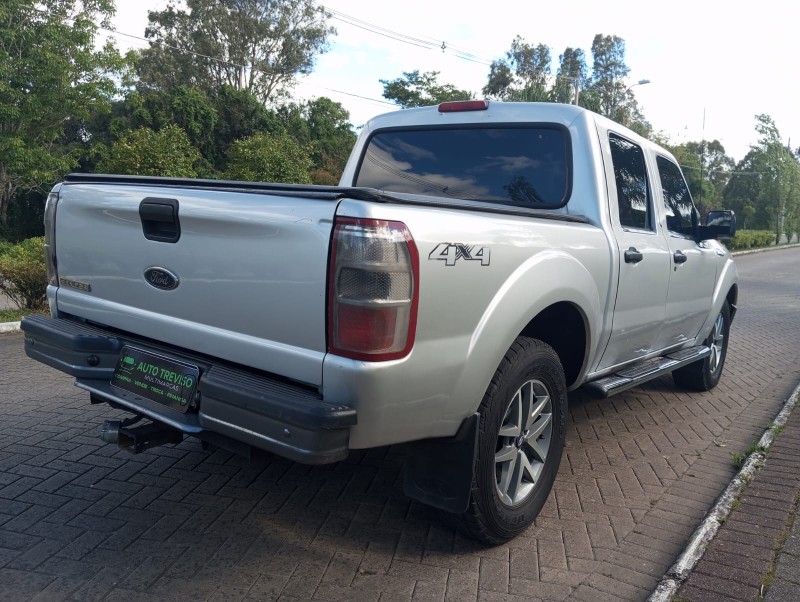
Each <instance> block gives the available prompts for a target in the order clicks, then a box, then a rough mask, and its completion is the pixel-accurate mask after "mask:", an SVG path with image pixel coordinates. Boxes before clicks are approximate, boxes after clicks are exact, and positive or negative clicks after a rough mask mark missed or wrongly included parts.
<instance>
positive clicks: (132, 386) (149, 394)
mask: <svg viewBox="0 0 800 602" xmlns="http://www.w3.org/2000/svg"><path fill="white" fill-rule="evenodd" d="M199 377H200V370H199V368H198V367H197V366H192V365H191V364H184V363H183V362H178V361H175V360H173V359H171V358H168V357H164V356H163V355H158V354H156V353H151V352H149V351H144V350H143V349H137V348H136V347H128V346H125V347H123V348H122V351H121V352H120V354H119V361H118V362H117V368H116V370H114V376H112V377H111V384H112V385H114V386H115V387H119V388H120V389H124V390H126V391H128V392H130V393H135V394H136V395H139V396H141V397H144V398H146V399H150V400H152V401H156V402H158V403H162V404H164V405H166V406H169V407H170V408H172V409H174V410H177V411H179V412H185V411H186V410H188V409H189V406H190V405H191V402H192V398H193V397H194V392H195V389H196V388H197V380H198V378H199Z"/></svg>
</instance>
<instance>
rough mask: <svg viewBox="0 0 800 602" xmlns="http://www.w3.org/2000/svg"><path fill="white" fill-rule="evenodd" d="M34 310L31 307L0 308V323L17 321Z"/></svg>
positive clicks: (33, 312)
mask: <svg viewBox="0 0 800 602" xmlns="http://www.w3.org/2000/svg"><path fill="white" fill-rule="evenodd" d="M35 313H42V312H36V311H33V310H31V309H0V324H2V323H3V322H19V321H20V320H21V319H22V318H24V317H25V316H29V315H31V314H35Z"/></svg>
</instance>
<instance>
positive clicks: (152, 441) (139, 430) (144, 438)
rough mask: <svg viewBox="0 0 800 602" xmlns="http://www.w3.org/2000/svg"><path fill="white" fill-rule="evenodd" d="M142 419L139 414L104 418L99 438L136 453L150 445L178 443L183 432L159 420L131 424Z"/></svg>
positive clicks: (181, 439)
mask: <svg viewBox="0 0 800 602" xmlns="http://www.w3.org/2000/svg"><path fill="white" fill-rule="evenodd" d="M141 419H142V417H141V416H136V417H133V418H126V419H125V420H106V421H105V422H104V423H103V427H102V430H101V431H100V438H101V439H102V440H103V441H105V442H106V443H116V444H117V445H119V447H120V449H124V450H127V451H129V452H131V453H132V454H138V453H141V452H143V451H145V450H146V449H150V448H151V447H158V446H159V445H164V444H165V443H180V442H181V441H183V433H182V432H180V431H179V430H177V429H174V428H171V427H169V426H166V425H165V424H161V423H159V422H150V423H148V424H142V425H140V426H136V427H135V426H133V425H134V424H136V423H137V422H139V421H140V420H141Z"/></svg>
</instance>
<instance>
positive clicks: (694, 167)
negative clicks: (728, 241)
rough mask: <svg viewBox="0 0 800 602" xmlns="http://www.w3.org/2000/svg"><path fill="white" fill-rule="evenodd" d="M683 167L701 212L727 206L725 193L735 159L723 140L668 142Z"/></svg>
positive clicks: (690, 189) (704, 213) (704, 212)
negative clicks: (675, 144) (726, 151)
mask: <svg viewBox="0 0 800 602" xmlns="http://www.w3.org/2000/svg"><path fill="white" fill-rule="evenodd" d="M666 146H668V148H669V149H670V151H672V154H673V155H675V158H676V159H677V160H678V163H680V165H681V167H682V168H683V174H684V176H685V177H686V183H687V184H688V186H689V191H690V192H691V193H692V198H693V199H694V201H695V204H697V206H698V209H699V210H700V213H701V215H706V214H707V213H708V212H709V211H710V210H712V209H721V208H722V206H723V205H724V201H723V192H724V190H725V187H726V186H727V184H728V180H729V179H730V177H731V171H732V170H733V168H734V161H733V159H732V158H731V157H729V156H728V155H726V154H725V147H724V146H722V143H721V142H720V141H719V140H712V141H710V142H709V141H702V142H686V143H684V144H680V145H677V146H674V145H669V144H667V145H666Z"/></svg>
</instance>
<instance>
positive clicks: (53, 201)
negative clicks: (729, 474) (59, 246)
mask: <svg viewBox="0 0 800 602" xmlns="http://www.w3.org/2000/svg"><path fill="white" fill-rule="evenodd" d="M57 205H58V193H57V192H51V193H50V194H49V195H48V196H47V202H46V203H45V206H44V253H45V262H46V265H47V283H48V284H52V285H53V286H58V269H57V262H56V207H57Z"/></svg>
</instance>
